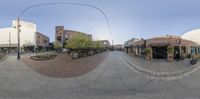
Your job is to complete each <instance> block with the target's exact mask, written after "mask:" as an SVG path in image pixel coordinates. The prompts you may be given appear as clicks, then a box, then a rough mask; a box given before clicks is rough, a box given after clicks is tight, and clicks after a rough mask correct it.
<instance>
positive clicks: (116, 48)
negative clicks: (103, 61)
mask: <svg viewBox="0 0 200 99" xmlns="http://www.w3.org/2000/svg"><path fill="white" fill-rule="evenodd" d="M114 49H115V50H120V51H122V50H124V45H123V44H117V45H114Z"/></svg>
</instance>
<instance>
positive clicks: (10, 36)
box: [9, 32, 11, 52]
mask: <svg viewBox="0 0 200 99" xmlns="http://www.w3.org/2000/svg"><path fill="white" fill-rule="evenodd" d="M9 47H10V49H9V52H11V34H10V32H9Z"/></svg>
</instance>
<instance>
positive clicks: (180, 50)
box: [126, 35, 198, 59]
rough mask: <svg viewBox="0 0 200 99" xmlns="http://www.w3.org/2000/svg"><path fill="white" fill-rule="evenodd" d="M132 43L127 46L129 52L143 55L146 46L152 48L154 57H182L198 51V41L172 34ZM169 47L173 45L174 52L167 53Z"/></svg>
mask: <svg viewBox="0 0 200 99" xmlns="http://www.w3.org/2000/svg"><path fill="white" fill-rule="evenodd" d="M131 45H132V46H131V47H129V46H127V47H126V50H129V51H130V52H129V53H131V54H134V55H143V54H144V53H143V50H144V49H145V48H149V49H150V50H151V57H152V58H161V59H169V58H172V59H181V58H183V57H187V56H191V54H192V53H196V54H197V53H198V44H197V43H195V42H193V41H190V40H185V39H182V38H181V37H179V36H172V35H167V36H163V37H155V38H152V39H147V40H140V41H137V42H134V43H132V44H131ZM168 47H172V48H173V49H174V53H173V54H170V55H169V54H168V53H167V50H168Z"/></svg>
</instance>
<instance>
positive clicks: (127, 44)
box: [124, 38, 141, 54]
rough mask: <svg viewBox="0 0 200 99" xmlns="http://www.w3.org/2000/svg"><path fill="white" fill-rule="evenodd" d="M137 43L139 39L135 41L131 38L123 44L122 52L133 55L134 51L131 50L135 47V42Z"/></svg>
mask: <svg viewBox="0 0 200 99" xmlns="http://www.w3.org/2000/svg"><path fill="white" fill-rule="evenodd" d="M138 41H141V40H140V39H137V38H132V39H130V40H128V41H126V42H125V43H124V50H125V52H126V53H127V54H128V53H130V54H131V53H134V50H132V48H133V46H134V45H135V43H136V42H138Z"/></svg>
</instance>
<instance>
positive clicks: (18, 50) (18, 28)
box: [17, 18, 20, 59]
mask: <svg viewBox="0 0 200 99" xmlns="http://www.w3.org/2000/svg"><path fill="white" fill-rule="evenodd" d="M19 21H20V19H19V18H17V36H18V46H17V47H18V48H17V59H20V22H19Z"/></svg>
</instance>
